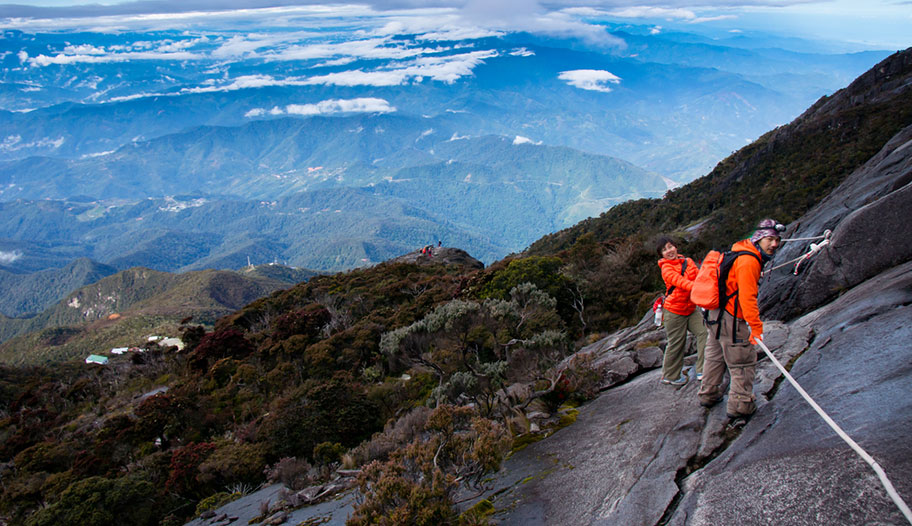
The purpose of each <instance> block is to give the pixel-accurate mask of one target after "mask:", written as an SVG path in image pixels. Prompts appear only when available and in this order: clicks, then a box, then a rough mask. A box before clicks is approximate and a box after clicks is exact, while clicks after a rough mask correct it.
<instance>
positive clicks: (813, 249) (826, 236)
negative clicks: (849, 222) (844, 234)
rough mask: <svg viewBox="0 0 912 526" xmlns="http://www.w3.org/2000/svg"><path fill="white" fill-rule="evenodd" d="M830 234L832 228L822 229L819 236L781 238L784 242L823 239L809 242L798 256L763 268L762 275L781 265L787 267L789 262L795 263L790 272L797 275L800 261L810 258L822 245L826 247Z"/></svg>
mask: <svg viewBox="0 0 912 526" xmlns="http://www.w3.org/2000/svg"><path fill="white" fill-rule="evenodd" d="M832 235H833V231H832V230H824V231H823V235H820V236H814V237H792V238H789V239H783V240H782V242H783V243H786V242H789V241H816V240H818V239H822V240H823V241H821V242H820V243H811V245H810V246H809V247H808V252H806V253H805V254H802V255H800V256H798V257H797V258H795V259H790V260H788V261H786V262H785V263H782V264H779V265H776V266H775V267H772V268H770V269H767V270H764V271H763V274H764V275H768V274H769V273H770V272H772V271H774V270H777V269H780V268H783V267H787V266H789V265H791V264H793V263H794V264H795V270H793V271H792V274H794V275H796V276H797V275H798V270H799V269H800V268H801V264H802V263H804V262H805V261H808V260H810V259H811V258H812V257H814V255H815V254H817V253H818V252H820V251H821V250H823V248H824V247H827V246H829V245H830V236H832Z"/></svg>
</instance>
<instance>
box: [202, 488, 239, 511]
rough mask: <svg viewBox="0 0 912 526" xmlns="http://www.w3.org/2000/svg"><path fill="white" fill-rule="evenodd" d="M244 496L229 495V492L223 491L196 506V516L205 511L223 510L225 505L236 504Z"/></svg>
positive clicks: (237, 494)
mask: <svg viewBox="0 0 912 526" xmlns="http://www.w3.org/2000/svg"><path fill="white" fill-rule="evenodd" d="M242 496H243V495H241V494H240V493H228V492H227V491H221V492H219V493H216V494H214V495H210V496H209V497H206V498H205V499H203V500H201V501H200V503H199V504H197V505H196V515H199V514H201V513H203V512H204V511H208V510H214V509H218V508H221V507H222V506H224V505H225V504H228V503H229V502H234V501H236V500H238V499H239V498H241V497H242Z"/></svg>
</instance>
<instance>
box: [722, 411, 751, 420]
mask: <svg viewBox="0 0 912 526" xmlns="http://www.w3.org/2000/svg"><path fill="white" fill-rule="evenodd" d="M725 416H727V417H728V418H729V419H730V420H743V421H745V422H747V421H748V420H750V417H752V416H754V413H748V414H744V413H725Z"/></svg>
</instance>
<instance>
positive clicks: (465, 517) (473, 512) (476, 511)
mask: <svg viewBox="0 0 912 526" xmlns="http://www.w3.org/2000/svg"><path fill="white" fill-rule="evenodd" d="M494 511H495V508H494V503H492V502H491V501H490V500H488V499H481V500H480V501H478V502H476V503H475V505H474V506H472V507H471V508H469V509H467V510H466V511H464V512H463V513H462V514H461V515H460V516H459V526H480V525H483V524H488V517H490V516H491V515H493V514H494Z"/></svg>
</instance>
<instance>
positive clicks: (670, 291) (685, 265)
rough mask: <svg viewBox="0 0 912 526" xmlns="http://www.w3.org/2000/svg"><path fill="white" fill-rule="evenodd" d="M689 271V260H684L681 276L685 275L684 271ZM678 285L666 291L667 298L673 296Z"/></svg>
mask: <svg viewBox="0 0 912 526" xmlns="http://www.w3.org/2000/svg"><path fill="white" fill-rule="evenodd" d="M685 270H687V258H684V263H683V264H682V265H681V275H682V276H683V275H684V271H685ZM675 287H676V285H672V286H671V287H669V288H668V290H666V291H665V295H666V296H671V293H672V292H674V289H675Z"/></svg>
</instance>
